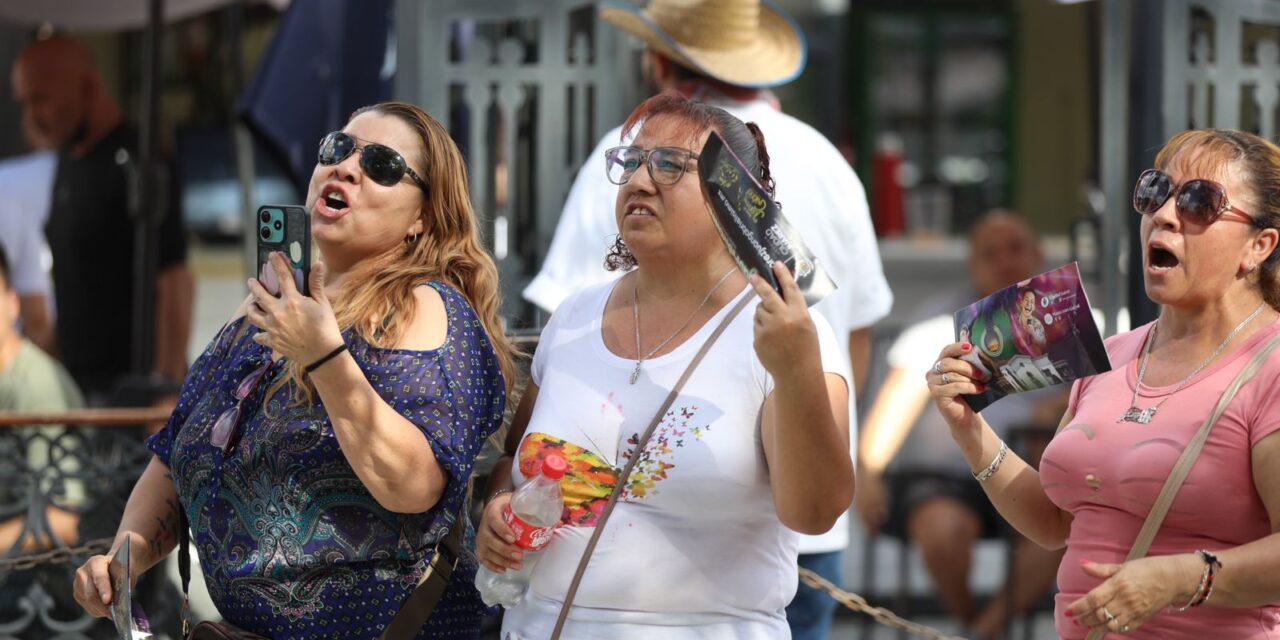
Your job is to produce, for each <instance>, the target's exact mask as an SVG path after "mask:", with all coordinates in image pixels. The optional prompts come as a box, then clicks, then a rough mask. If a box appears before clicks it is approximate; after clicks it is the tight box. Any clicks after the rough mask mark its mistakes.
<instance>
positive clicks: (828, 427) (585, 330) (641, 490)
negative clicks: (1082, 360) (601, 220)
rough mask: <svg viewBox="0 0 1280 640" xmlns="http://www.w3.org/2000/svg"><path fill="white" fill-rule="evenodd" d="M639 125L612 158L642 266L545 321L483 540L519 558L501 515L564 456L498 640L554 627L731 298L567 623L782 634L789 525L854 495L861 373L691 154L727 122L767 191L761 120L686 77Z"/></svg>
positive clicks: (679, 632)
mask: <svg viewBox="0 0 1280 640" xmlns="http://www.w3.org/2000/svg"><path fill="white" fill-rule="evenodd" d="M638 123H639V124H640V127H639V132H638V135H637V136H636V137H635V140H634V141H633V142H632V143H631V145H630V146H624V147H618V148H616V149H612V150H610V151H609V153H608V154H607V160H608V171H609V175H610V179H612V180H613V181H614V182H615V183H617V184H619V185H620V188H619V190H618V200H617V208H616V216H617V222H618V229H619V232H620V237H619V242H618V243H617V244H615V246H614V247H613V249H612V251H611V252H610V255H609V257H608V259H607V262H608V263H609V264H610V265H611V266H614V267H620V268H624V269H631V268H632V267H635V268H634V269H633V270H631V272H630V273H628V274H627V275H625V276H623V277H622V278H621V279H619V280H617V281H616V282H610V283H605V284H600V285H596V286H592V287H589V288H587V289H584V290H582V291H579V292H578V293H576V294H574V295H572V296H570V297H569V298H568V299H566V300H565V301H564V303H562V304H561V306H560V308H559V309H558V310H557V311H556V313H555V315H554V317H552V319H551V321H550V323H548V325H547V327H546V329H545V330H544V331H543V333H542V339H541V342H540V344H539V346H538V349H537V352H536V353H535V355H534V359H533V367H532V380H531V382H530V384H529V386H528V390H527V391H526V392H525V395H524V398H523V400H522V402H521V404H520V407H519V409H518V410H517V413H516V418H515V421H514V426H513V428H512V430H511V433H510V434H509V435H508V437H507V441H506V443H507V451H508V452H510V453H512V454H514V460H515V461H516V462H517V463H518V464H514V465H513V464H512V461H513V457H512V456H507V457H504V458H502V459H501V460H500V461H499V463H498V466H497V467H496V468H495V470H494V473H493V475H492V478H493V479H492V480H491V482H490V486H489V489H488V494H487V495H488V496H490V497H489V500H488V503H487V504H486V507H485V513H484V517H483V522H482V523H481V526H480V527H479V532H478V538H477V552H478V555H479V557H480V560H481V561H482V562H484V564H485V565H486V566H488V567H489V568H490V569H492V570H494V571H504V570H506V569H508V568H518V567H520V565H521V553H520V551H519V550H518V548H517V547H515V546H514V545H512V544H510V542H511V541H514V536H512V534H511V531H510V529H509V528H508V527H507V526H506V525H505V524H504V523H503V521H502V518H501V512H502V509H503V507H504V506H506V505H507V504H508V503H509V501H510V493H509V490H510V488H511V487H512V486H514V485H515V484H517V483H518V482H520V481H522V480H523V479H524V478H525V477H527V476H528V475H530V474H532V473H534V469H535V468H536V466H537V464H538V461H539V460H540V459H541V458H542V457H543V456H545V455H546V454H547V453H549V452H553V451H554V452H557V453H560V454H562V455H564V456H565V458H566V459H567V460H568V461H569V471H568V473H567V474H566V475H565V478H564V480H562V484H561V486H562V488H563V490H564V494H565V503H566V504H565V511H564V517H563V520H562V523H563V524H564V525H565V526H562V527H561V528H559V529H558V530H557V532H556V535H555V538H554V540H553V541H552V542H551V544H550V545H549V546H548V547H547V548H546V550H545V551H544V552H543V553H542V556H541V558H540V559H539V561H538V565H537V567H536V570H535V571H534V573H533V578H532V583H531V586H530V589H529V592H528V593H527V594H526V596H525V598H524V599H523V600H522V601H521V602H520V604H519V605H517V606H516V607H515V608H514V609H512V610H510V611H507V612H506V616H505V619H504V621H503V638H537V639H539V640H541V639H543V638H547V637H549V636H550V635H551V630H552V628H553V627H554V624H555V620H556V617H557V615H558V613H559V611H560V608H561V605H562V603H563V601H564V597H565V594H566V592H567V590H568V586H569V584H570V582H571V580H572V578H573V574H574V572H575V570H576V569H577V566H578V562H579V559H580V558H581V557H582V554H583V551H584V549H585V547H586V544H587V541H588V539H589V538H590V537H591V534H592V527H594V526H595V523H596V522H597V520H598V519H599V516H600V512H601V510H602V508H603V506H604V504H605V502H606V501H607V498H608V496H609V493H610V492H611V491H612V489H613V487H614V484H615V483H616V480H617V478H618V475H619V469H620V468H621V467H622V466H623V465H625V464H626V461H627V459H628V457H629V456H630V455H631V454H632V450H633V448H634V445H635V442H636V439H637V438H638V437H639V434H641V433H643V431H644V430H645V427H646V426H648V423H649V422H650V421H651V420H652V418H653V415H654V413H655V412H656V411H657V410H658V407H659V406H660V405H661V403H662V401H663V400H664V399H665V398H666V396H667V394H668V393H669V391H670V389H671V388H672V387H673V386H674V385H675V383H676V380H677V378H679V376H680V375H681V374H682V373H683V372H684V370H685V368H686V366H688V364H689V362H690V361H691V360H692V359H693V356H694V354H695V353H696V352H697V350H698V349H699V348H700V347H701V346H702V345H703V344H704V343H705V342H706V340H707V338H708V337H709V335H710V334H711V333H712V332H713V331H714V329H715V327H716V326H717V325H718V324H719V323H720V321H721V320H722V319H723V318H724V316H725V314H728V313H729V312H730V310H731V308H732V307H733V306H734V305H735V303H737V302H738V301H739V300H740V299H741V298H742V297H744V296H759V299H758V300H753V301H752V302H751V303H750V304H749V305H748V308H747V309H745V310H744V311H743V313H740V314H739V315H738V316H737V317H736V318H734V319H733V320H732V322H731V323H730V324H729V325H728V327H727V329H726V330H725V332H724V334H723V335H721V336H720V338H719V340H718V341H717V342H716V343H715V344H714V346H713V347H712V348H711V349H710V350H709V351H708V353H707V355H706V357H705V359H704V360H703V361H702V362H701V364H700V365H699V366H698V369H697V371H695V372H694V374H693V375H692V376H691V377H690V378H689V380H688V382H687V383H686V384H685V386H684V387H683V389H682V390H681V392H680V395H679V397H678V398H677V399H676V401H675V402H674V404H672V405H671V409H670V410H669V412H668V413H667V414H666V416H665V418H664V419H663V420H662V422H661V423H660V424H659V426H658V427H657V429H656V431H655V432H654V434H653V436H652V438H651V439H650V441H649V443H648V445H647V446H646V447H645V449H644V451H643V452H641V453H640V454H639V455H640V456H641V457H640V459H639V461H638V463H637V465H636V467H635V470H634V471H633V472H632V475H631V477H630V479H629V481H628V482H627V487H626V489H625V491H624V492H623V494H622V496H621V498H620V499H619V501H618V503H617V505H616V507H615V510H614V512H613V514H612V516H611V518H610V520H609V521H608V524H607V526H606V530H605V531H603V532H602V536H601V538H600V541H599V543H598V546H597V547H596V549H595V552H594V554H593V555H592V557H591V561H590V565H589V566H588V568H587V570H586V574H585V576H584V578H583V581H582V584H581V586H580V588H579V589H578V592H577V597H576V599H575V600H574V603H573V607H572V609H571V610H570V612H569V618H568V623H567V625H566V626H565V629H564V635H563V636H562V637H563V638H565V639H570V638H663V639H664V640H665V639H669V638H762V639H763V638H768V639H770V640H773V639H776V638H786V637H788V636H789V635H790V632H789V630H788V628H787V623H786V619H785V615H784V608H785V607H786V605H787V603H788V602H790V600H791V598H792V596H793V595H794V593H795V590H796V584H797V580H796V543H797V536H796V534H795V532H801V533H810V534H812V533H822V532H825V531H826V530H828V529H830V528H831V526H832V524H833V523H834V522H835V521H836V518H838V517H839V516H840V514H841V513H843V512H844V511H845V510H846V509H847V508H848V506H849V503H850V502H851V500H852V498H853V463H852V460H851V459H850V455H849V409H848V408H849V402H848V389H849V381H850V376H849V374H848V373H847V372H846V371H845V366H846V365H844V364H843V362H844V359H843V358H841V357H840V354H839V347H838V346H837V342H836V339H835V335H834V333H833V332H832V330H831V328H830V327H829V326H828V325H827V323H826V321H825V320H823V319H822V318H821V317H820V316H817V315H816V314H815V315H811V314H810V312H809V311H808V309H807V308H806V307H805V305H804V301H803V299H802V297H801V294H800V291H799V289H798V288H797V287H796V285H795V282H794V280H792V278H791V277H790V275H789V274H788V272H787V271H786V269H785V267H782V266H781V264H778V265H775V272H776V273H777V275H778V277H779V279H780V280H781V281H782V282H783V283H784V284H783V295H781V296H780V295H779V294H778V293H777V292H775V291H774V290H772V289H771V288H769V286H768V285H766V284H764V282H763V281H762V280H761V279H760V278H759V277H756V276H753V277H752V278H751V281H750V283H748V279H747V277H746V276H744V275H743V274H742V272H741V271H739V270H738V268H737V267H736V266H735V263H734V261H733V259H732V258H731V256H730V255H729V253H728V250H727V249H726V248H725V245H724V243H723V242H722V241H721V239H720V237H719V235H718V234H717V231H716V229H715V226H714V223H713V222H712V220H711V217H710V213H709V204H708V203H707V201H706V199H705V198H704V196H703V191H702V189H701V186H700V184H699V180H698V176H697V175H696V174H697V170H698V168H697V162H696V159H697V153H696V152H695V151H694V150H695V149H701V148H702V145H703V143H704V142H705V141H706V139H707V137H708V135H709V132H710V131H711V130H715V131H716V132H717V133H719V134H720V136H721V137H722V138H724V139H725V141H726V144H727V145H728V146H729V147H730V148H731V149H733V151H734V152H735V153H736V154H737V156H738V157H739V158H741V159H742V160H743V162H744V163H746V165H747V167H748V169H749V170H751V172H752V173H753V174H754V175H755V177H756V178H757V179H758V180H759V181H760V183H761V184H764V185H767V186H770V187H771V186H772V181H771V179H770V177H769V165H768V162H769V159H768V154H767V152H766V150H765V146H764V139H763V137H762V136H761V135H760V132H759V129H758V128H756V127H755V126H754V125H751V124H747V125H744V124H743V123H742V121H740V120H738V119H737V118H735V117H733V116H732V115H730V114H729V113H727V112H725V111H724V110H722V109H719V108H717V107H712V106H709V105H705V104H702V103H697V102H691V101H689V100H687V99H685V98H683V97H680V96H678V95H676V94H672V93H668V94H662V95H659V96H656V97H654V98H651V99H649V100H648V101H646V102H645V103H643V104H641V105H640V106H639V107H638V108H637V109H636V110H635V112H633V113H632V114H631V117H630V118H629V119H628V122H627V124H626V126H625V127H624V131H632V130H634V128H635V127H636V126H637V124H638ZM801 213H803V212H801ZM748 284H750V286H748ZM748 311H752V312H753V313H747V312H748ZM508 469H509V470H510V472H509V473H508Z"/></svg>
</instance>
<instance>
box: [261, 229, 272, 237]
mask: <svg viewBox="0 0 1280 640" xmlns="http://www.w3.org/2000/svg"><path fill="white" fill-rule="evenodd" d="M270 238H271V230H270V229H263V230H262V239H263V240H269V239H270Z"/></svg>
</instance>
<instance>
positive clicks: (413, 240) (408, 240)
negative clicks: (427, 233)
mask: <svg viewBox="0 0 1280 640" xmlns="http://www.w3.org/2000/svg"><path fill="white" fill-rule="evenodd" d="M418 235H419V234H416V233H415V234H413V235H411V236H405V238H404V243H405V244H410V245H412V244H418Z"/></svg>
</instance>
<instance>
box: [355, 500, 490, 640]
mask: <svg viewBox="0 0 1280 640" xmlns="http://www.w3.org/2000/svg"><path fill="white" fill-rule="evenodd" d="M470 503H471V489H470V484H468V488H467V491H466V493H465V494H464V495H463V498H462V505H461V506H460V507H458V513H457V517H456V518H454V520H453V526H451V527H449V533H447V534H445V536H444V539H443V540H441V541H440V542H439V543H437V544H436V549H435V551H434V552H432V554H431V559H430V560H429V561H428V562H427V568H426V571H424V572H423V573H422V577H421V578H420V579H419V580H418V585H417V586H416V587H414V588H413V593H410V594H409V597H407V598H405V600H404V603H402V604H401V605H400V610H399V611H396V615H395V617H394V618H392V619H391V622H390V623H389V624H387V628H386V629H383V630H382V635H380V636H378V638H379V640H411V639H412V638H416V637H418V633H419V632H420V631H422V627H423V626H425V625H426V624H427V619H428V618H430V617H431V612H432V611H435V608H436V604H438V603H439V602H440V598H441V597H443V596H444V592H445V589H447V588H448V587H449V581H450V579H451V578H452V577H453V570H454V569H456V568H457V566H458V558H461V557H462V534H463V531H465V530H466V528H467V525H466V517H467V505H468V504H470Z"/></svg>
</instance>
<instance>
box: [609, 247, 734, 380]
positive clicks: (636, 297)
mask: <svg viewBox="0 0 1280 640" xmlns="http://www.w3.org/2000/svg"><path fill="white" fill-rule="evenodd" d="M737 269H738V268H737V267H731V268H730V269H729V270H728V271H726V272H724V275H722V276H720V280H718V281H717V282H716V284H715V286H713V287H711V290H710V291H708V292H707V295H705V296H703V297H702V302H700V303H698V306H697V308H695V309H694V310H693V313H691V314H689V317H688V318H687V319H686V320H685V321H684V324H682V325H680V328H679V329H676V331H675V333H673V334H671V335H669V336H667V339H666V340H663V341H662V342H661V343H659V344H658V346H656V347H654V348H653V349H651V350H650V351H649V353H647V354H644V355H641V353H640V294H639V291H640V283H638V282H637V283H636V286H635V287H634V288H632V289H631V315H632V316H633V317H634V318H635V325H636V357H637V358H638V360H636V368H635V370H634V371H632V372H631V384H635V383H636V380H639V379H640V365H641V364H643V363H644V361H645V360H648V359H649V358H651V357H653V354H655V353H657V352H658V350H659V349H661V348H663V347H665V346H667V343H668V342H671V341H672V340H673V339H675V337H676V336H678V335H680V332H681V331H684V328H685V327H687V326H689V323H690V322H693V317H694V316H696V315H698V312H699V311H701V310H702V308H703V307H705V306H707V301H709V300H711V294H713V293H715V292H716V289H719V288H720V285H722V284H724V281H725V280H728V279H729V276H730V275H733V272H734V271H736V270H737Z"/></svg>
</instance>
